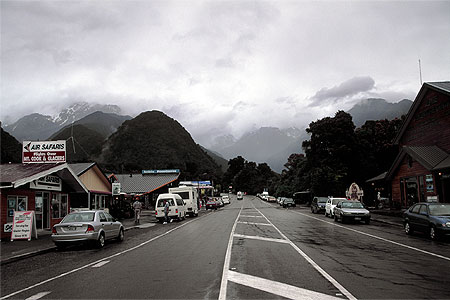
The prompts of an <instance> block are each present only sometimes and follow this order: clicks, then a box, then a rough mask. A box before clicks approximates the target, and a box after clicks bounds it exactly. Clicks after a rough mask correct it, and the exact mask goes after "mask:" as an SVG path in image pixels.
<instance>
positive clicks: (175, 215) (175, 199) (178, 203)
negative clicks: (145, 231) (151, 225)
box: [155, 194, 186, 222]
mask: <svg viewBox="0 0 450 300" xmlns="http://www.w3.org/2000/svg"><path fill="white" fill-rule="evenodd" d="M164 200H166V201H169V218H170V219H177V220H178V221H180V220H184V219H185V218H186V205H185V204H184V202H183V199H182V198H181V197H180V195H177V194H161V195H159V196H158V199H157V200H156V204H155V216H156V219H157V220H158V221H160V222H164Z"/></svg>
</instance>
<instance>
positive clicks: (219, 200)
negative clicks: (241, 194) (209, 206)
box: [214, 197, 225, 207]
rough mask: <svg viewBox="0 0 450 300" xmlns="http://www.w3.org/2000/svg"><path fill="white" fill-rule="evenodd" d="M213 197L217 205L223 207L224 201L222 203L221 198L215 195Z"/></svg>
mask: <svg viewBox="0 0 450 300" xmlns="http://www.w3.org/2000/svg"><path fill="white" fill-rule="evenodd" d="M214 199H215V200H216V203H217V207H224V206H225V203H223V201H222V198H218V197H216V198H214Z"/></svg>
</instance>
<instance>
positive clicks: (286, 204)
mask: <svg viewBox="0 0 450 300" xmlns="http://www.w3.org/2000/svg"><path fill="white" fill-rule="evenodd" d="M281 205H283V207H284V208H286V207H289V206H292V207H295V201H294V199H292V198H283V202H282V203H281Z"/></svg>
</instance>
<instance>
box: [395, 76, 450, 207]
mask: <svg viewBox="0 0 450 300" xmlns="http://www.w3.org/2000/svg"><path fill="white" fill-rule="evenodd" d="M395 143H396V144H398V145H399V147H400V153H399V155H398V156H397V158H396V159H395V161H394V163H393V164H392V166H391V168H390V170H389V172H388V174H387V179H388V180H390V182H391V186H392V203H393V205H394V206H395V207H398V208H406V207H409V206H410V205H412V204H413V203H416V202H426V201H437V202H450V81H446V82H429V83H424V84H423V86H422V88H421V89H420V91H419V93H418V95H417V97H416V99H415V100H414V103H413V105H412V106H411V108H410V110H409V112H408V115H407V117H406V119H405V122H404V123H403V126H402V128H401V129H400V131H399V133H398V135H397V137H396V140H395Z"/></svg>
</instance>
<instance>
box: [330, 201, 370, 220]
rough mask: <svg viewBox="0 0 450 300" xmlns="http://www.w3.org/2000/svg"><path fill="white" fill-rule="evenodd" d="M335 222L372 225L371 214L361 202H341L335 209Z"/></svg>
mask: <svg viewBox="0 0 450 300" xmlns="http://www.w3.org/2000/svg"><path fill="white" fill-rule="evenodd" d="M334 220H335V221H338V220H341V221H342V223H344V222H345V221H364V222H365V223H366V224H369V223H370V212H369V211H368V210H367V209H365V208H364V205H362V203H361V202H359V201H341V202H339V203H338V204H337V205H336V207H335V208H334Z"/></svg>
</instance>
